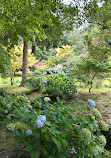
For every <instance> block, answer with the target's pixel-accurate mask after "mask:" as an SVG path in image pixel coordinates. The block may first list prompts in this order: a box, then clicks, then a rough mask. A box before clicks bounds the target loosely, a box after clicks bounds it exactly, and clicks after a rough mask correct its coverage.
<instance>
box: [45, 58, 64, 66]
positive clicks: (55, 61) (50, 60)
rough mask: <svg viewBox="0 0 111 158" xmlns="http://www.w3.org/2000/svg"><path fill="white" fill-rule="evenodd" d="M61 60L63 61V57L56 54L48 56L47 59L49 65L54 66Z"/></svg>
mask: <svg viewBox="0 0 111 158" xmlns="http://www.w3.org/2000/svg"><path fill="white" fill-rule="evenodd" d="M60 62H61V59H60V58H58V57H56V56H50V57H49V58H48V60H47V62H46V63H47V65H48V66H49V67H54V66H56V65H57V64H60Z"/></svg>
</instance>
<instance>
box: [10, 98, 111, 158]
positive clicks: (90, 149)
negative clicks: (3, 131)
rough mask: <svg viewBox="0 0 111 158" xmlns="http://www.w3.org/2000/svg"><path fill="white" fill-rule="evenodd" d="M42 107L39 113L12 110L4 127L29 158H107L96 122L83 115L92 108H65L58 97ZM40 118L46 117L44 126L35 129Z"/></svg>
mask: <svg viewBox="0 0 111 158" xmlns="http://www.w3.org/2000/svg"><path fill="white" fill-rule="evenodd" d="M41 103H42V105H44V106H43V109H42V110H36V109H33V110H29V109H27V108H26V107H22V110H21V107H20V108H18V109H14V110H13V111H12V113H11V116H12V117H13V120H12V119H11V120H10V122H9V123H7V128H8V131H9V133H10V132H11V133H12V134H13V135H14V136H15V142H16V143H17V144H18V145H20V144H22V145H24V147H25V150H26V151H28V152H29V153H30V156H31V158H33V157H35V156H36V157H44V158H45V157H55V158H63V157H64V158H70V157H75V158H76V157H77V158H78V157H91V158H94V157H95V158H100V157H101V158H102V157H108V153H107V151H106V150H105V148H104V146H105V144H106V138H105V137H104V136H103V135H102V134H101V130H100V128H99V120H96V119H95V118H94V119H91V118H92V117H89V115H85V114H84V112H86V111H87V109H88V111H87V112H90V113H91V111H92V109H91V108H89V107H87V106H86V105H85V106H84V107H82V106H80V105H74V104H72V105H66V106H65V105H64V101H63V100H60V99H59V97H57V102H55V103H53V104H50V103H48V102H45V101H43V100H41ZM40 115H42V116H43V115H45V116H46V122H44V124H43V125H42V126H41V127H37V126H36V124H35V121H36V120H37V118H38V116H40ZM92 116H93V115H92ZM27 130H28V132H27ZM101 138H104V139H102V140H101Z"/></svg>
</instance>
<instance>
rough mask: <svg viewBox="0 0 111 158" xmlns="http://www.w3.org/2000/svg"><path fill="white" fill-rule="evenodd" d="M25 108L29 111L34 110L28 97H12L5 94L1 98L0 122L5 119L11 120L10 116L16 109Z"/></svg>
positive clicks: (17, 95)
mask: <svg viewBox="0 0 111 158" xmlns="http://www.w3.org/2000/svg"><path fill="white" fill-rule="evenodd" d="M24 107H25V108H27V109H29V110H32V108H33V107H32V106H31V105H30V101H29V99H28V98H27V97H26V95H24V96H22V95H19V94H16V95H10V94H7V93H5V94H4V95H3V96H0V120H1V121H2V120H4V119H5V118H7V119H11V115H10V114H11V112H12V111H13V110H14V109H15V110H16V109H18V108H21V110H22V109H23V108H24Z"/></svg>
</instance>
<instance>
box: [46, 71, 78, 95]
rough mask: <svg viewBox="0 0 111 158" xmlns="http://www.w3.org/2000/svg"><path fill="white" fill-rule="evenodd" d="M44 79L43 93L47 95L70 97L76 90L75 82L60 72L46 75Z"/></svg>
mask: <svg viewBox="0 0 111 158" xmlns="http://www.w3.org/2000/svg"><path fill="white" fill-rule="evenodd" d="M46 81H47V83H46V84H45V89H46V90H45V92H44V93H46V94H48V95H53V96H60V97H62V98H70V97H73V96H74V95H75V93H76V92H77V90H76V87H77V86H76V85H75V83H73V81H71V80H70V79H69V78H68V77H67V76H66V74H64V73H62V72H60V73H57V74H56V73H55V74H51V75H49V76H47V78H46Z"/></svg>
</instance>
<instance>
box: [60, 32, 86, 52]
mask: <svg viewBox="0 0 111 158" xmlns="http://www.w3.org/2000/svg"><path fill="white" fill-rule="evenodd" d="M82 34H83V33H82V32H81V31H80V30H77V29H74V30H73V31H70V32H69V33H67V34H66V35H64V36H65V37H64V36H63V38H65V43H66V44H68V45H70V46H71V49H73V51H74V52H75V53H76V55H80V54H81V53H82V50H83V48H84V46H85V45H84V39H83V38H82ZM62 43H63V44H65V43H64V41H63V42H62Z"/></svg>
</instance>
